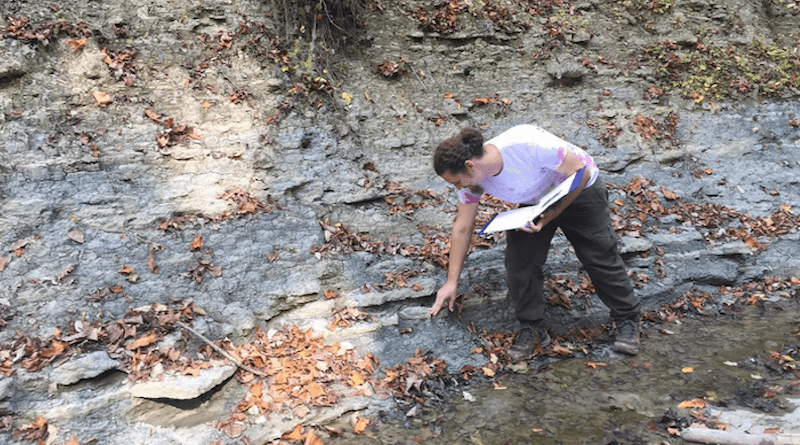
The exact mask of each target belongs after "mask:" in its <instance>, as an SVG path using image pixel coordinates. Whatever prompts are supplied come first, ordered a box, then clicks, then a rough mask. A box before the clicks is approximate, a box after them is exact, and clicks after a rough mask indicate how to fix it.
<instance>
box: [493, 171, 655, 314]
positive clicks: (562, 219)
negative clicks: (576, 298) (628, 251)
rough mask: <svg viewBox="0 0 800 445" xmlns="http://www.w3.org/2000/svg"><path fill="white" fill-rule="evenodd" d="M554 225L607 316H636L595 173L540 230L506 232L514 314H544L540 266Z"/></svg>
mask: <svg viewBox="0 0 800 445" xmlns="http://www.w3.org/2000/svg"><path fill="white" fill-rule="evenodd" d="M558 227H560V228H561V230H562V231H563V232H564V235H566V237H567V239H568V240H569V242H570V243H571V244H572V246H573V247H574V248H575V253H576V255H577V256H578V260H580V262H581V264H583V267H584V269H586V272H587V273H588V274H589V278H591V280H592V284H593V285H594V287H595V290H596V291H597V296H598V297H600V299H601V300H602V301H603V303H605V305H606V306H608V308H609V309H610V310H611V317H612V319H614V320H615V321H622V320H625V319H629V318H630V319H638V317H639V314H640V310H641V303H640V301H639V298H638V297H637V296H636V295H635V294H634V292H633V286H632V284H631V280H630V278H628V274H627V271H626V270H625V264H624V263H623V261H622V257H621V256H620V254H619V251H618V250H617V235H616V233H615V232H614V228H613V226H612V225H611V217H610V213H609V209H608V191H607V190H606V187H605V184H604V183H603V182H602V181H601V180H600V179H599V178H598V179H597V180H596V181H595V183H594V184H593V185H592V186H591V187H589V188H587V189H585V190H583V191H582V192H581V194H580V195H578V197H577V198H576V199H575V201H573V202H572V204H570V205H569V207H567V208H566V209H564V211H563V212H562V213H561V215H559V216H558V218H556V219H555V220H553V221H551V222H550V223H549V224H547V225H546V226H545V227H544V228H543V229H542V231H541V232H538V233H527V232H523V231H521V230H510V231H508V232H506V235H507V241H508V244H507V246H506V258H505V264H506V272H507V273H508V292H509V296H510V297H511V298H512V299H513V301H515V303H516V316H517V319H518V320H519V321H520V322H536V321H540V320H542V319H544V314H545V300H544V276H543V275H544V274H543V272H542V266H544V263H545V261H546V260H547V254H548V251H549V250H550V242H551V241H552V239H553V235H555V232H556V229H557V228H558Z"/></svg>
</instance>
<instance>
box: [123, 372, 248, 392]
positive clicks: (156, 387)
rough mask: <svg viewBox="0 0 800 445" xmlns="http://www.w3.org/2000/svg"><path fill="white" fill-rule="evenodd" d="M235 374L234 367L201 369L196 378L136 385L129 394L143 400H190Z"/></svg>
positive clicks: (180, 378) (171, 379)
mask: <svg viewBox="0 0 800 445" xmlns="http://www.w3.org/2000/svg"><path fill="white" fill-rule="evenodd" d="M235 372H236V367H235V366H219V367H215V368H209V369H202V370H200V373H199V375H198V376H186V375H184V376H173V377H165V378H164V380H162V381H159V382H143V383H137V384H135V385H133V387H131V389H130V393H131V395H132V396H134V397H141V398H143V399H175V400H190V399H195V398H197V397H200V396H201V395H203V394H205V393H207V392H208V391H211V390H212V389H214V388H215V387H216V386H217V385H219V384H220V383H222V382H224V381H225V380H227V379H228V378H230V376H232V375H233V373H235Z"/></svg>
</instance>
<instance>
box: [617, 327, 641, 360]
mask: <svg viewBox="0 0 800 445" xmlns="http://www.w3.org/2000/svg"><path fill="white" fill-rule="evenodd" d="M611 349H613V350H614V351H617V352H621V353H623V354H628V355H636V354H638V353H639V322H638V321H636V320H625V321H623V322H622V323H621V324H619V325H618V326H617V339H616V341H614V345H613V346H611Z"/></svg>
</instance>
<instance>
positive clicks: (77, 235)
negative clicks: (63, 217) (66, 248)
mask: <svg viewBox="0 0 800 445" xmlns="http://www.w3.org/2000/svg"><path fill="white" fill-rule="evenodd" d="M67 237H69V239H71V240H73V241H75V242H76V243H79V244H83V231H82V230H81V229H80V228H78V227H73V228H71V229H69V231H68V232H67Z"/></svg>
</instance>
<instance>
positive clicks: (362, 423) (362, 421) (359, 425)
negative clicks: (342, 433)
mask: <svg viewBox="0 0 800 445" xmlns="http://www.w3.org/2000/svg"><path fill="white" fill-rule="evenodd" d="M369 422H370V420H369V419H367V418H364V417H358V418H357V420H355V421H354V422H353V432H354V433H356V434H361V433H363V432H364V431H366V429H367V427H368V426H369Z"/></svg>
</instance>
